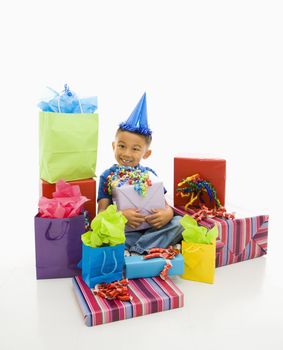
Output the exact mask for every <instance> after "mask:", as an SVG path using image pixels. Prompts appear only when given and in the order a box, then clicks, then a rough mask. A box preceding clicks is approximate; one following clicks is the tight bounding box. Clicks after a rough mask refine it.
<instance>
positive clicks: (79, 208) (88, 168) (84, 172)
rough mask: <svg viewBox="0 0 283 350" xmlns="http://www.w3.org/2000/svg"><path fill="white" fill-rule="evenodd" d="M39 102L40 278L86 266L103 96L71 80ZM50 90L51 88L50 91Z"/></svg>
mask: <svg viewBox="0 0 283 350" xmlns="http://www.w3.org/2000/svg"><path fill="white" fill-rule="evenodd" d="M50 93H51V96H48V98H47V99H46V100H42V101H41V102H40V103H39V105H38V106H39V108H40V112H39V155H40V159H39V161H40V187H41V194H42V196H41V198H40V200H39V203H38V207H39V211H38V214H37V215H36V217H35V246H36V274H37V278H38V279H42V278H58V277H72V276H75V275H77V274H78V273H79V272H80V270H79V269H78V267H77V264H78V262H79V261H80V259H81V256H82V253H81V235H82V234H83V233H84V232H85V228H86V226H87V222H88V220H91V219H92V218H93V217H94V216H95V210H96V206H95V204H96V181H95V178H94V177H95V169H96V160H97V143H98V114H97V112H96V111H97V98H96V97H89V98H82V99H80V98H79V97H78V96H77V94H75V93H74V92H73V91H71V90H70V89H69V87H68V86H67V85H65V87H64V90H63V91H62V92H61V93H57V92H56V91H54V90H51V89H50ZM49 95H50V94H49Z"/></svg>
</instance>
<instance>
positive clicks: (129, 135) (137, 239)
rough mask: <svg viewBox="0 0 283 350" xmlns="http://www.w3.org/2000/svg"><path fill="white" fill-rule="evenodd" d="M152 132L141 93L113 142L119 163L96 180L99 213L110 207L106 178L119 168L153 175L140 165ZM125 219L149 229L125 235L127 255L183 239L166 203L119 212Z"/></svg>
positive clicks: (131, 225)
mask: <svg viewBox="0 0 283 350" xmlns="http://www.w3.org/2000/svg"><path fill="white" fill-rule="evenodd" d="M151 133H152V132H151V130H150V129H149V128H148V125H147V112H146V95H145V94H144V95H143V96H142V98H141V100H140V101H139V103H138V105H137V106H136V108H135V110H134V111H133V113H132V114H131V115H130V117H129V118H128V120H127V121H126V122H124V123H121V124H120V126H119V129H118V130H117V132H116V136H115V141H113V143H112V147H113V151H114V156H115V159H116V161H117V163H118V164H114V165H113V166H112V167H111V168H110V169H107V170H105V171H104V172H103V174H102V175H101V176H100V179H99V190H98V198H97V201H98V212H100V211H102V210H105V209H106V208H107V207H108V206H109V205H110V204H112V197H111V195H109V194H108V192H107V191H106V189H105V182H106V181H107V176H108V175H109V174H110V173H111V172H115V170H117V168H118V167H119V166H123V167H126V168H129V169H133V170H137V169H140V170H142V171H149V172H152V173H153V174H154V175H156V173H155V172H154V171H153V170H152V169H150V168H147V167H143V166H141V165H140V161H141V160H142V159H147V158H148V157H149V156H150V155H151V150H150V149H149V147H150V143H151V139H152V137H151ZM122 212H123V215H124V216H125V217H126V218H127V220H128V225H129V226H130V227H132V228H137V227H138V226H139V225H141V224H142V223H143V222H144V221H146V222H147V223H149V224H150V225H151V227H150V228H149V229H145V230H142V231H131V232H126V242H125V244H126V249H128V250H129V251H130V252H134V253H138V254H143V253H144V252H146V251H147V250H148V249H150V248H153V247H161V248H167V247H168V246H169V245H174V244H176V243H178V242H179V241H181V239H182V231H183V229H182V226H181V225H180V223H179V220H180V217H179V216H174V212H173V209H172V208H171V207H170V206H169V205H168V204H167V203H166V204H165V208H155V209H153V210H152V214H150V215H146V216H144V215H142V214H141V213H139V210H136V209H133V208H129V209H125V210H123V211H122Z"/></svg>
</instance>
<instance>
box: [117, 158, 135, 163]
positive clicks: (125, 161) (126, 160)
mask: <svg viewBox="0 0 283 350" xmlns="http://www.w3.org/2000/svg"><path fill="white" fill-rule="evenodd" d="M120 159H121V161H122V163H124V164H130V163H132V160H130V159H123V158H120Z"/></svg>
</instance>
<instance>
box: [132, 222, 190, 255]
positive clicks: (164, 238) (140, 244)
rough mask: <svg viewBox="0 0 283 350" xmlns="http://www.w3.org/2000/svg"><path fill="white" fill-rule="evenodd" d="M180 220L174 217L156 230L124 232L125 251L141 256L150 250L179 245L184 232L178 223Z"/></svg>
mask: <svg viewBox="0 0 283 350" xmlns="http://www.w3.org/2000/svg"><path fill="white" fill-rule="evenodd" d="M180 219H181V216H174V217H173V219H172V220H171V221H170V222H169V223H168V224H167V225H165V226H163V227H162V228H160V229H158V230H156V229H154V228H150V229H147V230H143V231H131V232H126V242H125V245H126V249H128V250H129V251H130V252H135V253H138V254H143V253H144V252H145V251H147V250H148V249H150V248H154V247H158V248H167V247H168V246H169V245H174V244H176V243H179V242H180V241H181V240H182V232H183V230H184V228H183V227H182V225H181V224H180V222H179V221H180Z"/></svg>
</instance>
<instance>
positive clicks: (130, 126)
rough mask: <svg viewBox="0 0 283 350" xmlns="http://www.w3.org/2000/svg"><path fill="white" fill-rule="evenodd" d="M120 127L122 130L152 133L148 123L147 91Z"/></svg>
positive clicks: (142, 133) (146, 134)
mask: <svg viewBox="0 0 283 350" xmlns="http://www.w3.org/2000/svg"><path fill="white" fill-rule="evenodd" d="M119 127H120V129H122V130H125V131H130V132H135V133H137V134H141V135H145V136H148V135H151V134H152V131H151V130H150V129H149V127H148V123H147V109H146V93H144V94H143V96H142V98H141V99H140V100H139V102H138V104H137V105H136V108H135V109H134V110H133V112H132V114H131V115H130V116H129V118H128V119H127V120H126V121H125V122H123V123H121V124H120V125H119Z"/></svg>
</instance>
